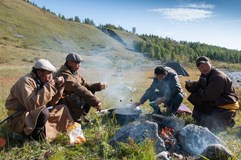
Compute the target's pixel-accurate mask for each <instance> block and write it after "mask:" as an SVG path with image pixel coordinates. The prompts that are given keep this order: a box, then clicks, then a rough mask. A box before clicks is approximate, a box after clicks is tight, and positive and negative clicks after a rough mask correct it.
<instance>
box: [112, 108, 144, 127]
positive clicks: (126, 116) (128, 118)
mask: <svg viewBox="0 0 241 160" xmlns="http://www.w3.org/2000/svg"><path fill="white" fill-rule="evenodd" d="M108 111H109V113H110V114H111V116H114V117H115V119H116V121H117V123H118V124H120V125H125V124H127V123H129V122H133V121H135V120H136V119H138V118H139V117H140V114H141V113H142V111H141V109H140V108H139V107H137V108H135V107H118V108H113V109H109V110H108Z"/></svg>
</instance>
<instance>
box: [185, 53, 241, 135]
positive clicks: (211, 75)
mask: <svg viewBox="0 0 241 160" xmlns="http://www.w3.org/2000/svg"><path fill="white" fill-rule="evenodd" d="M196 66H197V67H198V69H199V71H200V72H201V75H200V78H199V80H198V81H187V82H186V89H187V90H188V91H189V92H190V93H191V94H190V96H189V97H188V100H189V101H190V102H191V103H192V104H193V106H194V109H193V115H192V116H193V118H194V120H196V121H197V123H198V124H200V125H202V126H206V127H208V128H209V129H212V130H217V131H218V130H220V129H221V130H223V129H225V128H226V127H228V126H229V127H233V126H234V124H235V121H234V117H235V115H236V112H237V110H238V108H239V104H238V97H237V95H236V93H235V89H234V87H233V85H232V81H231V80H230V79H229V78H228V77H227V76H226V75H225V74H224V73H223V72H221V71H219V70H217V69H215V68H214V67H213V66H212V64H211V61H210V59H209V58H208V57H205V56H201V57H199V58H197V60H196Z"/></svg>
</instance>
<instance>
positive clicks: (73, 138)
mask: <svg viewBox="0 0 241 160" xmlns="http://www.w3.org/2000/svg"><path fill="white" fill-rule="evenodd" d="M66 130H67V134H68V136H69V138H70V144H71V145H74V144H83V143H85V142H86V139H85V137H84V134H83V132H82V129H81V125H80V124H79V123H77V122H74V123H73V124H71V125H69V126H68V127H67V129H66Z"/></svg>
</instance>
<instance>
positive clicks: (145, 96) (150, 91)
mask: <svg viewBox="0 0 241 160" xmlns="http://www.w3.org/2000/svg"><path fill="white" fill-rule="evenodd" d="M156 82H157V80H156V78H154V79H153V82H152V84H151V85H150V87H149V88H148V89H147V90H146V91H145V93H144V94H143V96H142V97H141V99H140V102H141V104H143V103H145V102H146V101H147V99H148V98H149V97H150V96H151V94H153V93H154V91H155V89H156Z"/></svg>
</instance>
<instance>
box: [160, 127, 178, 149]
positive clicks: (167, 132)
mask: <svg viewBox="0 0 241 160" xmlns="http://www.w3.org/2000/svg"><path fill="white" fill-rule="evenodd" d="M173 133H174V129H173V128H169V127H164V128H162V130H161V135H160V136H161V137H162V138H163V140H164V142H165V144H166V145H171V146H174V145H175V144H176V139H175V137H174V134H173Z"/></svg>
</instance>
